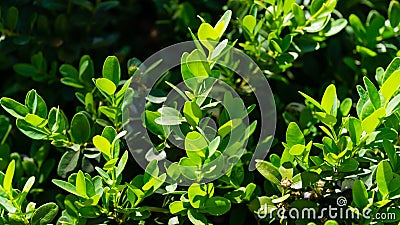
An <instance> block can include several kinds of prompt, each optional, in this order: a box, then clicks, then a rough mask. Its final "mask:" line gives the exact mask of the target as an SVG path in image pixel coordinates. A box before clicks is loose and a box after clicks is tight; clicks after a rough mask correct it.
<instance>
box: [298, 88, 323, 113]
mask: <svg viewBox="0 0 400 225" xmlns="http://www.w3.org/2000/svg"><path fill="white" fill-rule="evenodd" d="M299 93H300V94H301V95H302V96H303V97H304V98H305V99H306V100H307V101H309V102H310V103H311V104H313V105H314V106H316V107H317V108H318V109H320V110H324V109H323V108H322V106H321V104H319V102H317V101H316V100H315V99H313V98H311V97H310V96H308V95H306V94H305V93H303V92H301V91H299Z"/></svg>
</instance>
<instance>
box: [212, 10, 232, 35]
mask: <svg viewBox="0 0 400 225" xmlns="http://www.w3.org/2000/svg"><path fill="white" fill-rule="evenodd" d="M231 17H232V11H231V10H226V11H225V13H224V15H222V16H221V18H220V19H219V20H218V22H217V24H216V25H215V29H216V30H217V32H218V35H219V37H222V35H223V34H224V32H225V30H226V28H228V25H229V22H230V20H231Z"/></svg>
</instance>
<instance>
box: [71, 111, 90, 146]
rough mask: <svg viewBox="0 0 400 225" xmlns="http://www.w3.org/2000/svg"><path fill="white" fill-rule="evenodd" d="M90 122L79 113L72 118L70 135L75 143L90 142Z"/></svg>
mask: <svg viewBox="0 0 400 225" xmlns="http://www.w3.org/2000/svg"><path fill="white" fill-rule="evenodd" d="M90 132H91V130H90V124H89V120H88V119H87V117H86V116H85V115H84V114H83V113H81V112H80V113H77V114H75V116H74V117H73V118H72V121H71V128H70V135H71V139H72V141H73V142H75V143H78V144H81V143H85V142H86V141H87V140H89V137H90Z"/></svg>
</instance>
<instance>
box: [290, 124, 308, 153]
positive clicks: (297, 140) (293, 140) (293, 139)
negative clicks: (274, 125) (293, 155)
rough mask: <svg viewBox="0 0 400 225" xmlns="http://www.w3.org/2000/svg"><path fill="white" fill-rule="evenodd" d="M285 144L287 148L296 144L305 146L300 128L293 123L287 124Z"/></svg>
mask: <svg viewBox="0 0 400 225" xmlns="http://www.w3.org/2000/svg"><path fill="white" fill-rule="evenodd" d="M286 143H287V145H288V147H289V148H291V147H292V146H293V145H296V144H301V145H305V143H306V142H305V139H304V135H303V133H302V132H301V130H300V127H299V126H298V125H297V123H295V122H291V123H289V126H288V128H287V130H286Z"/></svg>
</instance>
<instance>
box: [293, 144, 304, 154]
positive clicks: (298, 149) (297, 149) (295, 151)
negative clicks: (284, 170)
mask: <svg viewBox="0 0 400 225" xmlns="http://www.w3.org/2000/svg"><path fill="white" fill-rule="evenodd" d="M305 149H306V146H304V145H302V144H295V145H293V146H292V147H291V148H290V150H289V153H290V154H291V155H302V154H303V152H304V150H305Z"/></svg>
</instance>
